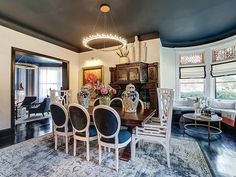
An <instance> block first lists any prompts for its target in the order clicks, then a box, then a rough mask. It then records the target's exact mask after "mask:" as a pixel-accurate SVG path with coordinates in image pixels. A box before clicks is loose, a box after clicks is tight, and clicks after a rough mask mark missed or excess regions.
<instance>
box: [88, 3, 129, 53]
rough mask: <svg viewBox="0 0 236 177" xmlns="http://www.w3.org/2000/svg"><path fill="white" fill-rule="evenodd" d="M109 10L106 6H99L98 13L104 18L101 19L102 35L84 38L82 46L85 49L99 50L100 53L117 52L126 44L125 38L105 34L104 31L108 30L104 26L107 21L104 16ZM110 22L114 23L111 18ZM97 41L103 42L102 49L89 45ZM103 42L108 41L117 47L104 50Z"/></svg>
mask: <svg viewBox="0 0 236 177" xmlns="http://www.w3.org/2000/svg"><path fill="white" fill-rule="evenodd" d="M110 10H111V8H110V6H109V5H108V4H102V5H101V6H100V11H101V13H103V15H104V18H103V19H104V33H97V34H92V35H90V36H87V37H85V38H84V39H83V45H84V46H85V47H86V48H88V49H92V50H101V51H113V50H118V49H120V48H122V47H124V46H125V45H126V44H127V40H126V39H125V38H123V37H121V36H119V35H117V34H112V33H108V32H106V33H105V31H106V29H108V27H107V24H106V21H107V20H106V18H107V17H106V14H108V12H110ZM99 17H100V15H99V16H98V19H97V22H98V20H99ZM111 20H112V22H113V23H114V20H113V19H112V16H111ZM96 24H97V23H96ZM96 24H95V27H94V29H95V28H96ZM97 40H101V41H104V42H103V44H104V48H101V49H97V48H95V47H93V46H91V45H90V43H91V42H94V41H97ZM105 40H109V41H112V42H115V43H118V44H119V45H118V46H115V47H109V48H106V47H105Z"/></svg>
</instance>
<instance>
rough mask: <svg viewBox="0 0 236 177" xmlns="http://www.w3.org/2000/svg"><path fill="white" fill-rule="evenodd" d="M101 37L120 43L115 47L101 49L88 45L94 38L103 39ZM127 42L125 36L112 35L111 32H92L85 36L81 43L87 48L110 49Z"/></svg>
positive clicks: (120, 46)
mask: <svg viewBox="0 0 236 177" xmlns="http://www.w3.org/2000/svg"><path fill="white" fill-rule="evenodd" d="M103 39H108V40H113V41H115V42H117V43H120V45H119V46H116V47H115V48H114V47H112V48H103V49H95V48H93V47H92V46H90V45H89V43H90V42H92V41H95V40H103ZM126 44H127V40H126V39H125V38H122V37H121V36H117V35H113V34H104V33H102V34H93V35H90V36H88V37H85V38H84V39H83V45H84V46H85V47H87V48H89V49H92V50H102V51H112V50H117V49H120V48H122V47H123V46H125V45H126Z"/></svg>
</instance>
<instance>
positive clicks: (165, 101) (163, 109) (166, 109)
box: [157, 88, 174, 137]
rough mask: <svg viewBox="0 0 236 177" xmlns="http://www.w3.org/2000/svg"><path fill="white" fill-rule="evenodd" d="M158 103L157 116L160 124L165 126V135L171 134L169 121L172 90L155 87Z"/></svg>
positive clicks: (170, 118)
mask: <svg viewBox="0 0 236 177" xmlns="http://www.w3.org/2000/svg"><path fill="white" fill-rule="evenodd" d="M157 95H158V105H159V118H160V122H161V126H163V127H165V126H166V128H167V132H166V133H167V134H166V135H167V137H170V134H171V121H172V112H173V101H174V90H173V89H165V88H157Z"/></svg>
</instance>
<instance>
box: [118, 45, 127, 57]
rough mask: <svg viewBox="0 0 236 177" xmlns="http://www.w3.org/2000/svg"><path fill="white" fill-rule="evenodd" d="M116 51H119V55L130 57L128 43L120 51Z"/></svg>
mask: <svg viewBox="0 0 236 177" xmlns="http://www.w3.org/2000/svg"><path fill="white" fill-rule="evenodd" d="M116 53H117V55H118V56H119V57H128V55H129V50H128V48H127V45H126V46H125V48H121V49H119V51H118V52H116Z"/></svg>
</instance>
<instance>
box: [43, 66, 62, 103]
mask: <svg viewBox="0 0 236 177" xmlns="http://www.w3.org/2000/svg"><path fill="white" fill-rule="evenodd" d="M61 86H62V68H61V67H40V68H39V98H40V99H42V98H45V97H46V96H47V95H49V90H50V89H55V90H60V88H61Z"/></svg>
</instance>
